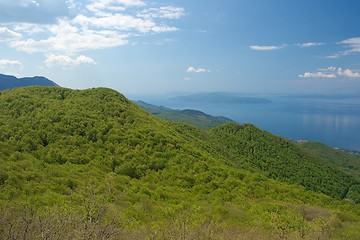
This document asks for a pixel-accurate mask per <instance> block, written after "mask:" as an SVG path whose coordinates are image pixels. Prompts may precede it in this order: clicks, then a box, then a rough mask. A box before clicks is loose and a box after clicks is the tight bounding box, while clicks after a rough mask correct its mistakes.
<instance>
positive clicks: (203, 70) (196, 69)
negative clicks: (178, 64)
mask: <svg viewBox="0 0 360 240" xmlns="http://www.w3.org/2000/svg"><path fill="white" fill-rule="evenodd" d="M186 72H188V73H203V72H208V70H206V69H204V68H194V67H188V69H187V70H186Z"/></svg>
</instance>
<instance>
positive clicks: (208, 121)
mask: <svg viewBox="0 0 360 240" xmlns="http://www.w3.org/2000/svg"><path fill="white" fill-rule="evenodd" d="M135 103H136V104H137V105H139V106H140V107H141V108H143V109H145V110H146V111H147V112H149V113H151V114H153V115H155V116H157V117H159V118H162V119H167V120H170V121H173V122H179V123H187V124H190V125H193V126H196V127H198V128H201V129H204V130H207V129H211V128H214V127H217V126H219V125H221V124H224V123H228V122H233V121H232V120H231V119H229V118H226V117H220V116H219V117H218V116H211V115H208V114H205V113H203V112H201V111H197V110H191V109H185V110H174V109H170V108H166V107H161V106H155V105H152V104H148V103H146V102H142V101H136V102H135Z"/></svg>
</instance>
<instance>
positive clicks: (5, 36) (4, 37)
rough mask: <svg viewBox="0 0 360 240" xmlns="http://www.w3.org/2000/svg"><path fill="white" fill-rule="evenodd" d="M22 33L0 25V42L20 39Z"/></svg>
mask: <svg viewBox="0 0 360 240" xmlns="http://www.w3.org/2000/svg"><path fill="white" fill-rule="evenodd" d="M21 37H22V35H21V34H20V33H17V32H14V31H12V30H10V29H8V28H6V27H0V42H11V41H13V40H16V39H20V38H21Z"/></svg>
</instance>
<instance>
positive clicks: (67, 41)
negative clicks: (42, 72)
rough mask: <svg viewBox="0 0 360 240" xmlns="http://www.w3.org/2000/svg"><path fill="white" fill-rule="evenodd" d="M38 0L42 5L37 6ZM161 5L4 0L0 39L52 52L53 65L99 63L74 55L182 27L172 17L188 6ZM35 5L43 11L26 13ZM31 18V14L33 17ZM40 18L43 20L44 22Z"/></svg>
mask: <svg viewBox="0 0 360 240" xmlns="http://www.w3.org/2000/svg"><path fill="white" fill-rule="evenodd" d="M9 2H12V3H11V4H10V3H9ZM5 3H6V4H7V5H6V6H5ZM37 4H39V7H36V6H35V5H37ZM149 4H150V3H149ZM158 5H160V3H155V2H151V8H150V7H148V5H147V3H146V1H145V0H144V1H143V0H88V1H77V0H66V1H64V0H38V1H32V0H13V1H7V0H6V1H5V0H0V21H2V22H5V23H6V25H5V26H6V27H2V25H1V24H0V43H1V42H5V43H6V44H7V45H8V46H9V47H12V48H14V49H16V50H18V51H22V52H26V53H43V54H44V55H45V56H47V60H46V62H45V63H46V65H47V66H60V67H68V66H71V65H78V63H79V62H81V63H91V64H93V63H95V61H94V60H93V59H91V60H92V61H90V62H86V61H85V59H84V58H81V59H78V58H76V59H74V58H72V57H69V56H74V55H76V54H77V55H80V54H79V53H80V52H84V51H88V50H97V49H104V48H111V47H118V46H122V45H126V44H129V42H130V39H131V40H134V39H135V38H136V37H138V36H146V35H150V34H155V33H163V32H172V31H177V30H178V29H177V28H176V27H174V26H170V25H168V23H167V22H166V19H171V20H172V19H179V18H181V17H182V16H183V15H184V14H185V10H184V9H183V8H179V7H174V6H163V7H157V6H158ZM1 6H3V8H1ZM24 6H28V7H26V8H25V7H24ZM63 6H65V8H66V11H64V7H63ZM19 8H21V9H22V10H21V11H18V13H16V14H15V13H14V11H10V10H11V9H19ZM24 9H26V10H24ZM32 9H35V10H36V11H37V12H36V14H35V13H31V14H30V15H31V16H30V15H29V16H27V15H26V16H25V15H24V16H21V17H20V15H21V13H22V12H24V11H26V12H30V11H31V10H32ZM53 9H58V10H56V11H55V12H54V15H52V16H51V20H50V17H49V16H47V17H46V16H45V15H46V14H47V13H48V12H49V11H50V12H51V11H52V10H53ZM42 12H43V13H44V16H43V15H42V14H41V13H42ZM2 13H4V14H2ZM13 13H14V14H13ZM5 14H9V15H6V16H5ZM10 15H11V16H10ZM13 15H14V16H13ZM15 15H16V16H15ZM18 15H19V16H18ZM33 15H34V16H35V15H36V16H37V15H39V16H40V17H39V19H37V20H34V19H35V18H36V17H34V16H33ZM27 18H31V19H30V21H29V19H27ZM40 18H41V19H40ZM54 20H55V21H54ZM12 22H16V23H12ZM40 22H41V23H42V24H38V23H40ZM135 41H136V40H135ZM158 42H160V41H158ZM87 60H89V59H87ZM200 71H201V70H200Z"/></svg>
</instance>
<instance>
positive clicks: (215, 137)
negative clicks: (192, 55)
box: [0, 87, 360, 239]
mask: <svg viewBox="0 0 360 240" xmlns="http://www.w3.org/2000/svg"><path fill="white" fill-rule="evenodd" d="M352 182H353V179H352V177H351V176H350V175H348V174H346V173H343V172H342V171H340V170H339V169H338V167H337V166H335V165H331V164H328V163H327V162H326V161H325V160H324V159H322V158H321V157H318V156H317V155H315V154H312V153H308V152H307V151H305V150H302V149H300V148H298V147H296V146H295V145H293V144H292V143H289V142H288V141H286V140H285V139H282V138H279V137H276V136H273V135H271V134H269V133H267V132H264V131H261V130H259V129H257V128H255V127H254V126H251V125H237V124H227V125H223V126H220V127H218V128H216V129H213V130H210V131H202V130H200V129H198V128H196V127H192V126H189V125H186V124H179V123H171V122H168V121H165V120H160V119H158V118H156V117H154V116H152V115H150V114H148V113H146V112H144V111H143V110H142V109H141V108H139V107H138V106H136V105H135V104H133V103H132V102H130V101H129V100H127V99H126V98H125V97H124V96H122V95H121V94H119V93H118V92H116V91H113V90H110V89H105V88H98V89H89V90H82V91H79V90H70V89H63V88H44V87H29V88H20V89H16V90H12V91H5V92H1V94H0V238H1V239H36V238H37V239H123V238H126V239H150V238H152V239H236V238H239V236H244V238H247V239H261V238H262V239H264V238H271V239H280V238H282V239H285V238H288V239H304V238H305V239H322V238H326V239H330V238H332V237H333V238H334V239H336V237H338V236H340V237H342V236H348V237H349V239H358V238H359V234H357V233H356V230H357V229H359V228H358V226H359V223H360V217H359V216H360V208H359V206H358V205H354V204H352V203H349V202H348V201H341V200H339V199H341V198H342V197H341V196H342V195H343V194H346V193H347V192H348V189H349V188H350V186H351V183H352ZM353 189H355V187H354V186H351V188H350V191H349V193H348V194H347V195H348V196H347V198H350V197H351V198H354V199H355V198H356V197H357V196H356V195H354V193H353V192H354V191H353ZM355 190H356V189H355ZM314 191H315V192H314ZM319 192H321V193H319ZM325 194H326V195H325ZM54 236H57V237H54Z"/></svg>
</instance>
